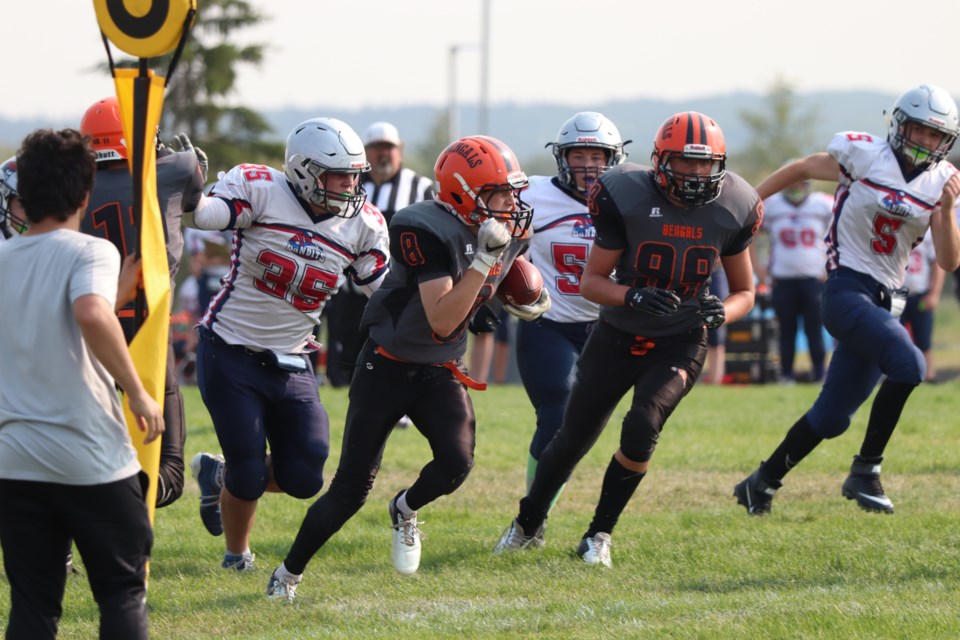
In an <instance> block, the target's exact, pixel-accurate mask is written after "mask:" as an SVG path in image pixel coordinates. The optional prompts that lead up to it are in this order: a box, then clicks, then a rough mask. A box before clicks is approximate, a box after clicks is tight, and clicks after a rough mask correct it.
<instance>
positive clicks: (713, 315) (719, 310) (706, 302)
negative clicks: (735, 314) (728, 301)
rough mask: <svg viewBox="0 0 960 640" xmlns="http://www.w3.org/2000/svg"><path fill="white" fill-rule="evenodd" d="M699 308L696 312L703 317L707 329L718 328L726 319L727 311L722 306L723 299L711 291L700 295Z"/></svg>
mask: <svg viewBox="0 0 960 640" xmlns="http://www.w3.org/2000/svg"><path fill="white" fill-rule="evenodd" d="M699 302H700V310H699V311H698V312H697V313H699V314H700V317H701V318H703V323H704V324H705V325H707V329H719V328H720V327H722V326H723V323H724V322H726V320H727V312H726V310H725V309H724V308H723V300H721V299H720V298H718V297H717V296H715V295H713V294H712V293H704V294H703V295H702V296H700V300H699Z"/></svg>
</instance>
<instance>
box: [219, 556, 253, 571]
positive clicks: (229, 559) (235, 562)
mask: <svg viewBox="0 0 960 640" xmlns="http://www.w3.org/2000/svg"><path fill="white" fill-rule="evenodd" d="M254 558H256V556H255V555H254V554H252V553H250V552H249V551H248V552H247V553H230V552H229V551H228V552H226V553H224V554H223V562H221V563H220V567H221V568H223V569H232V570H234V571H237V572H241V573H242V572H244V571H253V569H254V566H253V560H254Z"/></svg>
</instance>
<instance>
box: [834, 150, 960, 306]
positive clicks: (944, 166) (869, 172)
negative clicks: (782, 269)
mask: <svg viewBox="0 0 960 640" xmlns="http://www.w3.org/2000/svg"><path fill="white" fill-rule="evenodd" d="M827 153H829V154H830V155H831V156H833V157H834V158H835V159H836V161H837V162H839V163H840V185H839V187H838V188H837V196H836V198H837V203H836V207H835V208H836V213H835V214H834V220H833V224H832V225H831V227H830V230H829V232H828V234H827V270H828V271H833V270H834V269H836V268H838V267H841V266H842V267H848V268H850V269H853V270H854V271H859V272H861V273H866V274H869V275H870V276H871V277H873V278H874V279H876V280H877V281H878V282H880V283H882V284H884V285H886V286H888V287H890V288H892V289H895V288H897V287H900V286H902V284H903V281H904V278H905V275H906V268H907V261H908V259H909V256H910V249H911V248H912V247H913V246H914V245H915V244H917V243H918V242H920V240H921V239H922V238H923V236H924V234H925V233H926V231H927V229H928V228H929V226H930V215H931V213H933V211H934V207H938V206H939V202H940V195H941V194H942V193H943V185H944V184H946V182H947V180H949V179H950V176H952V175H953V174H954V173H956V172H957V169H956V168H955V167H954V166H953V165H952V164H950V163H949V162H946V161H940V162H938V163H936V164H935V165H933V166H932V167H930V168H929V169H928V170H927V171H924V172H922V173H920V175H918V176H917V177H916V178H914V179H913V180H911V181H910V182H907V181H906V180H905V179H904V177H903V173H902V172H901V170H900V165H899V164H898V163H897V159H896V156H895V155H894V153H893V150H892V149H891V148H890V145H889V144H887V142H886V140H884V139H883V138H877V137H876V136H873V135H871V134H868V133H858V132H851V131H847V132H843V133H838V134H837V135H835V136H834V137H833V140H831V141H830V145H829V146H828V147H827Z"/></svg>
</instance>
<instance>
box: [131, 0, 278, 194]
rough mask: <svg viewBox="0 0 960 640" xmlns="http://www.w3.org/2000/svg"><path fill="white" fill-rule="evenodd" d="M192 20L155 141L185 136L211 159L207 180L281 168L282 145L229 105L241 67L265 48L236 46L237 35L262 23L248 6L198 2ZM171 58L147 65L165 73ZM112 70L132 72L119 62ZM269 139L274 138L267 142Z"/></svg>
mask: <svg viewBox="0 0 960 640" xmlns="http://www.w3.org/2000/svg"><path fill="white" fill-rule="evenodd" d="M197 4H198V7H197V18H196V22H195V24H194V26H193V30H192V31H191V32H190V37H189V38H188V39H187V42H186V45H185V46H184V48H183V53H182V54H181V56H180V60H179V62H178V63H177V68H176V69H175V71H174V74H173V77H172V78H170V81H169V84H168V86H167V92H166V98H165V100H164V108H163V117H162V119H161V121H160V138H161V139H162V140H168V139H170V138H172V137H173V135H175V134H176V133H179V132H181V131H183V132H186V134H187V135H189V136H190V139H191V140H192V141H193V143H194V145H196V146H198V147H203V150H204V151H206V153H207V156H208V157H209V158H210V174H209V175H210V179H211V180H214V179H215V178H216V175H217V172H218V171H226V170H228V169H230V168H231V167H233V166H235V165H238V164H241V163H251V164H268V165H271V166H273V167H276V168H278V169H279V168H281V166H282V165H283V150H284V143H283V142H277V141H276V140H275V138H276V137H277V134H276V133H275V132H274V131H273V129H272V128H271V126H270V125H269V123H268V122H267V120H266V118H264V117H263V116H262V115H261V114H260V113H259V112H258V111H256V110H254V109H251V108H249V107H245V106H243V105H236V104H233V103H232V101H231V100H230V98H231V96H232V94H233V93H234V91H235V88H236V87H235V85H236V81H237V72H238V70H239V68H240V67H241V66H242V65H252V66H254V67H258V66H260V64H261V63H262V62H263V53H264V45H262V44H247V45H239V44H237V41H238V38H237V32H238V31H240V30H242V29H246V28H250V27H254V26H256V25H258V24H260V23H261V22H263V21H264V20H266V19H267V18H266V17H265V16H264V15H263V14H262V13H260V12H259V11H257V9H256V8H255V7H254V3H253V2H250V1H248V0H203V2H199V3H197ZM170 58H171V56H170V55H169V54H168V55H166V56H162V57H160V58H154V59H151V61H150V67H151V68H152V69H153V70H154V71H155V72H157V73H166V70H167V68H168V66H169V65H170ZM117 66H122V67H128V66H136V60H133V59H129V58H127V59H120V60H118V61H117ZM270 138H273V140H271V139H270Z"/></svg>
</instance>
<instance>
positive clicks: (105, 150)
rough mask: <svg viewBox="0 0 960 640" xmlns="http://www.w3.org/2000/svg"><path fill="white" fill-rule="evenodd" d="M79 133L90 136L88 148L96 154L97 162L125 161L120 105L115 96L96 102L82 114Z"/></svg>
mask: <svg viewBox="0 0 960 640" xmlns="http://www.w3.org/2000/svg"><path fill="white" fill-rule="evenodd" d="M80 133H82V134H84V135H88V136H90V146H91V147H93V150H94V151H95V152H96V154H97V162H104V161H106V160H126V159H127V141H126V139H124V137H123V124H122V123H121V121H120V104H119V103H118V102H117V98H116V96H110V97H109V98H104V99H103V100H97V101H96V102H95V103H93V105H92V106H91V107H90V108H89V109H87V112H86V113H84V114H83V120H81V121H80Z"/></svg>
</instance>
